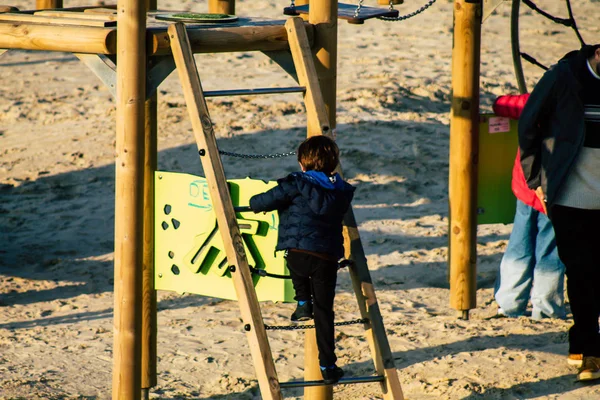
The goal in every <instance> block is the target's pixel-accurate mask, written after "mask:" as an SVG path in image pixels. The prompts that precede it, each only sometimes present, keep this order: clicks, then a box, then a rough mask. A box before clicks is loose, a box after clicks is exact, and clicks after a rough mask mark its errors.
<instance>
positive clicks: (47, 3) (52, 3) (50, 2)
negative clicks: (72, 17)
mask: <svg viewBox="0 0 600 400" xmlns="http://www.w3.org/2000/svg"><path fill="white" fill-rule="evenodd" d="M53 8H63V1H62V0H36V1H35V9H36V10H47V9H53Z"/></svg>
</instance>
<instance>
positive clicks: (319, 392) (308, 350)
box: [304, 328, 333, 400]
mask: <svg viewBox="0 0 600 400" xmlns="http://www.w3.org/2000/svg"><path fill="white" fill-rule="evenodd" d="M304 380H305V381H322V380H323V375H322V374H321V368H320V366H319V348H318V347H317V331H316V330H315V329H314V328H312V329H307V330H305V331H304ZM307 389H309V388H304V400H322V399H330V398H332V397H333V387H332V386H315V387H312V388H311V390H307Z"/></svg>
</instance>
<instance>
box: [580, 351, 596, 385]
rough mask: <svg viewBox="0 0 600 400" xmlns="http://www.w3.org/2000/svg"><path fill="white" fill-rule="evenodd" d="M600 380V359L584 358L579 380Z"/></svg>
mask: <svg viewBox="0 0 600 400" xmlns="http://www.w3.org/2000/svg"><path fill="white" fill-rule="evenodd" d="M596 379H600V357H583V365H582V366H581V368H580V369H579V374H578V375H577V380H580V381H593V380H596Z"/></svg>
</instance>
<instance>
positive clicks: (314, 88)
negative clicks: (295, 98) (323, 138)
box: [285, 17, 331, 137]
mask: <svg viewBox="0 0 600 400" xmlns="http://www.w3.org/2000/svg"><path fill="white" fill-rule="evenodd" d="M285 28H286V30H287V32H288V41H289V44H290V51H291V52H292V58H293V59H294V65H295V67H296V74H297V76H298V83H299V84H300V86H304V87H305V88H306V92H305V93H304V104H305V105H306V116H307V120H308V136H309V137H310V136H314V135H326V134H329V133H330V131H331V129H330V127H329V119H328V118H327V108H326V107H325V102H324V101H323V95H322V93H321V88H320V87H319V78H318V76H317V70H316V68H315V64H314V61H313V55H312V51H311V48H310V44H309V43H308V37H307V35H306V30H305V29H304V21H303V20H302V18H299V17H293V18H290V19H288V20H287V22H286V23H285Z"/></svg>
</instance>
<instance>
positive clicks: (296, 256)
mask: <svg viewBox="0 0 600 400" xmlns="http://www.w3.org/2000/svg"><path fill="white" fill-rule="evenodd" d="M287 266H288V269H289V270H290V275H291V276H292V283H293V284H294V289H295V290H296V297H295V299H296V300H297V301H311V299H312V303H313V315H314V319H315V329H316V333H317V348H318V349H319V363H320V364H321V366H324V367H328V366H331V365H334V364H335V362H336V360H337V357H336V356H335V337H334V328H333V317H334V312H333V299H334V298H335V285H336V281H337V262H335V261H329V260H325V259H323V258H320V257H316V256H314V255H312V254H307V253H301V252H295V251H289V252H288V255H287Z"/></svg>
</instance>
